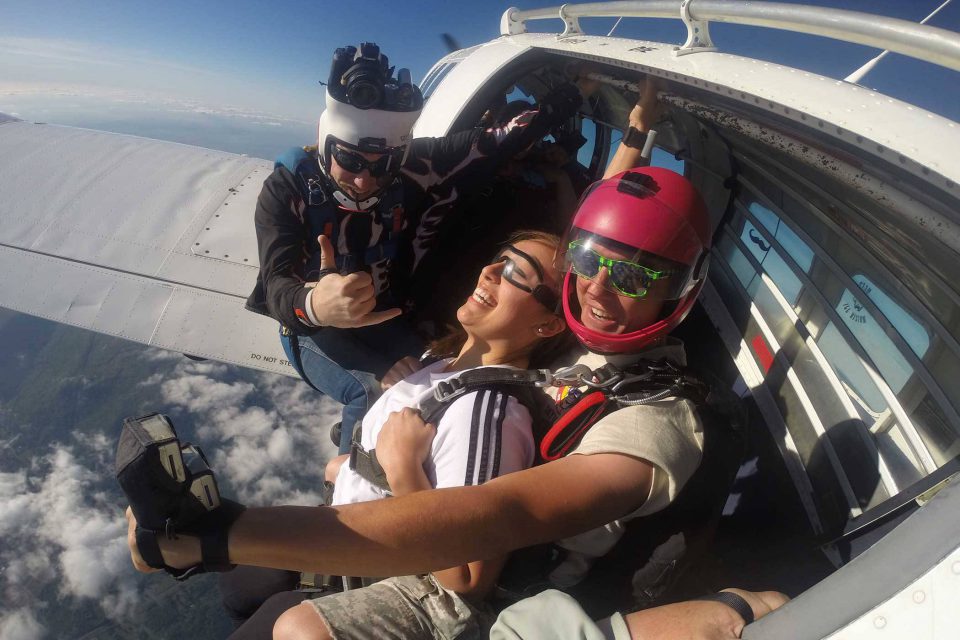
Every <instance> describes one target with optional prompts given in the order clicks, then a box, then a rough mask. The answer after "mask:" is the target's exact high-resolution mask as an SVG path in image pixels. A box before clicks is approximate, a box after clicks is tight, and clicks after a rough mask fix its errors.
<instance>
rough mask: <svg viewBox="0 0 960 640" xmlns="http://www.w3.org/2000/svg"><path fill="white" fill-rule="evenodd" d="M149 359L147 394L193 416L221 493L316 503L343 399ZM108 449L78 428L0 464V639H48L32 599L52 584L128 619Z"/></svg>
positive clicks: (253, 375) (207, 366)
mask: <svg viewBox="0 0 960 640" xmlns="http://www.w3.org/2000/svg"><path fill="white" fill-rule="evenodd" d="M146 357H147V358H149V359H150V360H151V362H156V363H157V366H158V369H164V370H165V374H164V377H163V381H162V382H158V383H157V384H158V386H159V392H155V395H158V396H159V399H160V400H161V402H162V403H163V404H165V405H166V407H165V410H166V411H167V412H168V413H171V414H173V415H176V414H189V418H190V422H192V423H193V424H194V425H196V429H195V433H193V434H186V435H189V436H190V439H192V440H195V441H196V443H197V444H200V445H201V446H202V447H203V448H204V450H205V451H206V452H207V454H208V455H209V457H210V460H211V464H212V466H213V467H214V470H215V472H216V473H217V476H218V478H220V479H221V487H223V488H224V493H225V495H227V496H228V497H233V498H236V499H238V500H240V501H241V502H245V503H247V504H304V505H312V504H318V503H319V502H320V489H321V484H322V475H323V465H324V462H325V461H326V460H327V459H328V458H329V457H331V456H332V455H334V454H335V447H334V446H333V444H332V443H331V442H330V441H329V437H328V435H327V432H328V427H329V425H330V424H331V423H332V422H334V421H336V420H337V419H339V418H338V416H339V413H340V407H339V405H336V404H335V403H333V402H332V401H330V400H328V399H325V398H321V397H320V396H319V394H317V393H316V392H315V391H313V390H312V389H310V388H309V387H308V386H307V385H305V384H303V383H301V382H299V381H297V380H293V379H291V378H286V377H281V376H275V375H271V374H266V373H260V372H249V371H238V370H237V369H235V368H232V367H229V366H226V365H223V364H219V363H213V362H194V361H190V360H186V359H183V358H179V357H178V358H177V359H175V360H171V359H167V358H163V357H160V358H158V357H157V354H155V353H151V354H149V355H147V356H146ZM183 417H185V416H182V417H181V418H175V421H179V420H181V419H183ZM184 422H185V423H186V421H184ZM186 428H187V425H186V424H185V425H184V426H183V427H181V429H182V430H186ZM181 435H185V434H183V433H182V434H181ZM193 436H195V438H194V437H193ZM12 437H13V439H14V440H15V439H16V438H17V437H18V436H16V435H13V436H12ZM12 442H13V440H8V441H7V442H6V443H3V442H0V448H2V447H3V446H4V445H5V444H6V445H9V444H11V443H12ZM114 450H115V438H114V436H113V435H108V434H107V433H102V432H98V433H86V434H81V435H76V434H74V435H72V436H68V438H67V440H66V441H64V442H55V443H52V444H51V445H50V447H49V449H48V450H47V451H45V452H40V453H39V454H38V455H37V456H36V457H34V458H32V459H30V460H25V461H23V463H22V465H23V466H22V468H18V469H14V470H11V471H0V540H2V542H3V544H2V545H0V567H2V570H0V601H2V603H3V605H2V607H0V640H14V639H17V640H20V639H33V638H40V637H44V636H45V635H46V630H45V629H44V626H43V624H42V621H43V619H44V618H43V615H42V611H41V610H40V608H39V607H42V606H44V604H43V595H42V594H43V593H45V592H47V591H48V590H49V588H50V586H51V585H56V586H57V590H58V595H59V597H60V598H62V599H64V600H63V601H64V602H68V603H69V600H68V599H81V600H86V601H93V602H96V603H97V604H98V605H99V607H100V608H101V609H102V610H103V612H104V614H105V615H106V616H107V617H108V618H110V619H114V620H119V619H123V618H127V619H129V618H130V617H135V616H136V611H137V608H138V605H139V603H140V599H141V598H142V597H143V596H142V593H143V592H142V586H140V585H141V581H140V579H139V578H138V577H137V575H136V574H135V573H134V571H133V568H132V566H131V565H130V558H129V552H128V550H127V545H126V521H125V519H124V517H123V513H122V511H121V506H122V498H121V497H120V496H119V491H118V490H117V487H116V485H115V483H114V481H113V478H112V477H111V475H112V474H110V475H108V472H106V471H105V470H109V469H112V458H113V455H114ZM155 579H159V578H155ZM51 606H62V605H61V604H60V603H57V604H52V605H51ZM69 606H74V604H69Z"/></svg>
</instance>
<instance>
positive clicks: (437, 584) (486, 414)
mask: <svg viewBox="0 0 960 640" xmlns="http://www.w3.org/2000/svg"><path fill="white" fill-rule="evenodd" d="M558 243H559V238H558V237H556V236H553V235H550V234H545V233H542V232H519V233H517V234H515V235H514V236H512V237H511V239H510V241H509V242H508V244H507V245H505V246H504V247H503V248H502V249H501V251H500V252H498V254H497V255H496V257H495V258H494V260H493V261H492V262H491V263H490V264H488V265H487V266H486V267H484V268H483V269H482V271H481V273H480V278H479V280H475V281H474V287H475V290H474V293H473V294H472V295H471V296H469V297H468V298H467V301H466V302H465V303H464V304H463V305H462V306H461V307H460V309H459V310H458V311H457V318H458V320H459V322H460V325H461V328H462V330H461V331H460V332H456V333H454V334H451V335H450V336H448V337H447V338H445V339H441V340H439V341H437V342H435V343H434V344H433V345H431V348H430V350H429V351H428V353H430V354H431V356H432V357H434V358H437V360H436V362H433V363H432V364H430V365H428V366H427V367H425V368H424V369H421V370H420V371H418V372H416V373H415V374H414V375H412V376H410V377H408V378H406V379H404V380H402V381H400V382H398V383H397V384H395V385H393V386H391V387H390V389H389V390H387V391H386V392H385V393H384V395H383V396H381V397H380V399H379V400H377V402H376V403H374V405H373V407H372V408H371V410H370V411H369V412H368V413H367V415H366V416H364V419H363V423H362V427H361V434H362V435H361V442H360V445H361V446H362V447H365V450H366V451H368V452H369V451H370V450H373V449H374V447H375V451H376V456H377V460H379V462H380V464H381V465H382V467H383V470H384V472H385V477H386V481H387V484H389V488H390V490H389V492H388V491H387V490H386V489H384V488H383V487H382V486H379V485H377V484H374V482H372V481H371V480H372V478H370V477H369V475H370V474H369V473H365V472H364V471H365V470H363V469H360V468H359V466H358V467H357V469H354V468H353V467H352V466H351V465H349V464H342V465H341V466H340V467H339V473H338V474H337V477H336V484H335V489H334V493H333V499H332V504H334V505H338V504H348V503H354V502H364V501H368V500H376V499H380V498H384V497H388V496H390V495H393V496H401V495H405V494H407V493H411V492H414V491H420V490H423V489H430V488H438V487H447V486H462V485H464V484H482V483H483V482H485V481H487V480H490V479H493V478H495V477H498V476H501V475H504V474H507V473H510V472H513V471H517V470H519V469H523V468H526V467H529V466H530V465H531V464H532V462H533V460H534V448H535V445H534V437H533V433H532V431H531V425H532V418H531V413H530V410H529V409H528V408H526V407H525V406H524V405H523V404H522V403H521V402H520V401H519V400H518V399H517V398H516V397H513V396H510V395H507V393H506V392H505V391H503V390H497V389H491V390H490V391H489V393H487V392H483V391H475V392H472V393H467V394H465V395H463V396H460V397H459V398H457V399H456V400H455V401H453V402H452V403H451V404H450V405H449V407H448V408H447V409H446V410H445V411H444V412H443V414H442V415H441V416H440V419H439V420H438V421H437V424H436V428H434V427H433V425H428V424H425V423H424V422H423V421H422V419H421V418H420V416H419V414H418V413H416V412H415V411H414V410H413V409H410V408H409V407H410V405H411V404H412V403H414V402H415V400H416V398H418V397H419V396H421V395H422V394H423V393H424V392H425V391H429V390H431V389H433V388H435V387H436V386H437V385H439V384H440V383H441V382H442V381H444V380H447V379H449V378H451V376H454V375H456V373H457V372H460V371H464V370H467V369H470V368H473V367H489V366H499V367H503V366H510V367H519V368H527V367H529V366H533V367H537V366H545V365H546V364H547V363H548V362H550V361H551V360H553V359H555V358H556V355H557V353H558V352H561V351H563V350H565V349H567V348H569V343H568V342H567V341H566V340H565V339H564V338H565V334H564V330H565V328H566V325H565V323H564V321H563V320H562V319H561V318H560V317H559V316H558V315H556V314H557V312H558V310H559V307H558V302H559V281H560V276H559V273H558V272H557V271H556V270H555V269H554V268H553V266H552V265H553V256H554V255H555V253H556V250H557V247H558ZM448 354H449V357H447V356H448ZM441 357H442V358H441ZM477 452H480V453H481V455H480V457H479V458H477ZM354 455H357V454H354ZM341 462H342V461H341ZM475 462H476V464H475ZM503 560H504V559H503V558H499V559H498V558H488V559H485V560H483V561H479V562H471V563H469V564H468V565H464V566H461V567H455V568H452V569H447V570H444V571H437V572H434V573H432V574H427V575H419V576H405V577H400V578H387V579H386V580H383V581H381V582H378V583H376V584H374V585H371V586H369V587H365V588H362V589H351V590H349V591H344V592H342V593H339V594H333V595H330V596H327V597H324V598H317V599H311V600H308V601H307V602H308V603H309V606H306V607H302V608H298V609H297V610H296V611H291V613H288V614H285V615H284V616H283V617H281V618H280V620H279V621H278V623H277V626H276V627H275V628H274V633H273V635H274V637H275V638H286V637H303V636H302V635H296V634H295V633H294V630H295V629H299V633H300V634H304V633H306V630H307V629H313V630H314V631H315V632H316V635H315V637H317V638H322V637H329V636H328V635H327V634H326V633H325V630H329V631H330V632H331V633H332V634H334V635H336V637H340V638H347V637H352V634H353V633H355V632H356V627H357V624H358V623H359V622H360V621H365V620H367V619H369V618H376V620H377V626H378V628H380V629H381V630H382V632H383V633H385V634H387V635H391V636H395V637H403V638H417V637H425V638H433V637H436V636H437V635H444V634H445V633H447V632H448V631H449V630H451V629H455V628H461V627H466V628H486V627H488V626H489V624H490V622H492V615H491V613H490V612H489V611H487V610H485V609H484V608H482V607H481V606H480V604H479V603H480V601H481V600H482V599H483V597H484V595H486V592H487V591H489V589H490V587H492V585H493V583H494V581H495V580H496V577H497V574H498V573H499V567H500V566H501V565H502V563H503ZM410 609H412V610H414V611H415V612H416V617H415V618H411V617H410V616H409V614H407V613H405V612H407V611H408V610H410ZM242 634H243V632H241V635H242Z"/></svg>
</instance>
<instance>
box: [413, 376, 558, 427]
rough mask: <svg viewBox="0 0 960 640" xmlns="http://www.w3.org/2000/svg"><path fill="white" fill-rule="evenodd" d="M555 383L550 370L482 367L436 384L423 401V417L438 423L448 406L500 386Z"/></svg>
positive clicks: (421, 410) (530, 385)
mask: <svg viewBox="0 0 960 640" xmlns="http://www.w3.org/2000/svg"><path fill="white" fill-rule="evenodd" d="M552 382H553V374H552V373H551V372H550V370H549V369H522V370H518V369H507V368H504V367H481V368H479V369H471V370H470V371H464V372H463V373H461V374H460V375H458V376H456V377H453V378H450V379H448V380H444V381H443V382H440V383H439V384H437V386H436V387H435V388H434V390H433V395H432V396H427V397H425V398H422V399H421V400H420V406H419V409H420V415H421V416H423V421H424V422H435V421H436V419H437V418H439V417H440V416H441V415H443V412H444V411H446V410H447V405H448V404H450V403H451V402H453V401H454V400H456V399H457V398H459V397H460V396H462V395H464V394H467V393H470V392H471V391H479V390H481V389H488V388H490V387H493V386H499V385H516V386H526V387H546V386H549V385H550V384H551V383H552Z"/></svg>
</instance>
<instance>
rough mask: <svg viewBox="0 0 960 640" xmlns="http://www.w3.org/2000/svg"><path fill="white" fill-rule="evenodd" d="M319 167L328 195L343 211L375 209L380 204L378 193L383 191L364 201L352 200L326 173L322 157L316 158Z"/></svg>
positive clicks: (328, 173) (327, 172)
mask: <svg viewBox="0 0 960 640" xmlns="http://www.w3.org/2000/svg"><path fill="white" fill-rule="evenodd" d="M318 160H319V162H318V163H317V164H319V165H320V173H322V174H323V177H324V178H326V179H327V184H328V185H329V187H330V193H331V194H332V195H333V198H334V200H336V201H337V202H338V203H339V204H340V206H341V207H343V208H344V209H349V210H350V211H366V210H368V209H370V208H371V207H375V206H376V205H377V203H378V202H380V193H382V192H383V189H381V190H380V191H378V192H377V193H376V194H375V195H372V196H370V197H369V198H367V199H365V200H354V199H353V198H351V197H350V196H348V195H347V194H345V193H344V192H343V191H342V190H341V189H340V186H339V185H338V184H337V181H336V180H334V179H333V178H331V177H330V172H329V171H327V168H326V167H325V166H324V164H323V157H322V156H321V157H320V158H318Z"/></svg>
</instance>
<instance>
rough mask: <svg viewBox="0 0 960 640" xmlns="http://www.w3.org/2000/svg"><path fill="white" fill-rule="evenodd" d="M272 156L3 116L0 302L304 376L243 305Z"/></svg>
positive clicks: (273, 331)
mask: <svg viewBox="0 0 960 640" xmlns="http://www.w3.org/2000/svg"><path fill="white" fill-rule="evenodd" d="M271 171H272V164H271V163H270V162H268V161H266V160H260V159H256V158H248V157H246V156H239V155H236V154H231V153H226V152H221V151H212V150H209V149H203V148H200V147H193V146H189V145H184V144H177V143H171V142H160V141H156V140H149V139H145V138H138V137H135V136H127V135H119V134H111V133H103V132H98V131H90V130H85V129H75V128H70V127H60V126H52V125H43V124H32V123H28V122H21V121H17V120H15V119H10V118H3V117H0V272H2V273H3V277H2V279H0V305H2V306H4V307H7V308H9V309H13V310H15V311H19V312H22V313H28V314H31V315H34V316H39V317H42V318H46V319H49V320H53V321H55V322H62V323H65V324H70V325H73V326H77V327H82V328H85V329H91V330H93V331H98V332H101V333H106V334H109V335H113V336H118V337H121V338H126V339H129V340H134V341H137V342H141V343H143V344H147V345H151V346H156V347H162V348H165V349H171V350H174V351H180V352H182V353H187V354H190V355H193V356H200V357H203V358H210V359H214V360H220V361H223V362H230V363H234V364H239V365H242V366H247V367H252V368H255V369H262V370H266V371H272V372H275V373H284V374H288V375H294V372H293V369H292V367H291V366H290V365H289V364H288V363H287V362H286V359H285V357H284V354H283V350H282V349H281V348H280V344H279V341H278V339H277V323H276V322H275V321H273V320H271V319H269V318H265V317H263V316H260V315H257V314H255V313H251V312H249V311H246V310H245V309H244V308H243V305H244V302H245V300H246V297H247V295H248V294H249V293H250V291H251V290H252V288H253V285H254V282H255V279H256V274H257V269H258V266H259V265H258V260H257V244H256V236H255V232H254V227H253V211H254V206H255V204H256V199H257V195H258V194H259V192H260V188H261V186H262V184H263V180H264V179H265V178H266V177H267V176H268V175H269V174H270V172H271Z"/></svg>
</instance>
